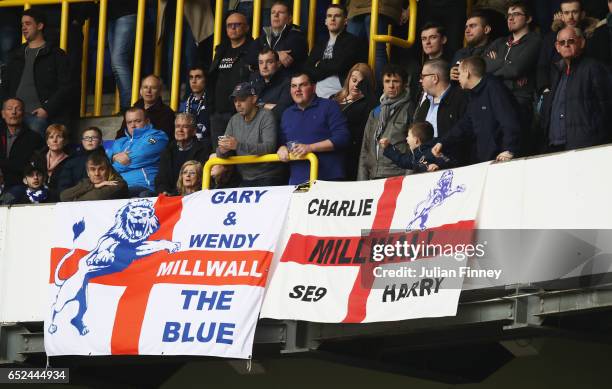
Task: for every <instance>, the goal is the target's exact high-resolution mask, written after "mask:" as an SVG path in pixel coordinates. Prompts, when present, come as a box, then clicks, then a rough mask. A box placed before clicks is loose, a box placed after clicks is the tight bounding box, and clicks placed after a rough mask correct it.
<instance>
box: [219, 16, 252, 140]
mask: <svg viewBox="0 0 612 389" xmlns="http://www.w3.org/2000/svg"><path fill="white" fill-rule="evenodd" d="M225 32H226V34H227V38H228V40H227V41H222V42H221V44H219V46H217V47H216V49H215V58H214V60H213V63H212V64H211V67H210V74H209V77H210V84H211V88H210V89H211V91H212V92H213V93H212V96H211V97H212V101H211V103H212V112H213V114H212V116H211V120H210V126H211V136H212V137H211V139H212V143H213V148H216V147H217V137H219V136H221V135H223V134H224V133H225V128H226V127H227V123H228V122H229V120H230V118H231V117H232V115H233V114H234V113H235V112H236V111H235V109H234V104H232V101H231V100H230V98H229V96H230V95H231V94H232V91H233V90H234V87H235V86H236V85H237V84H239V83H241V82H243V81H247V80H248V79H249V75H250V71H249V66H248V62H247V56H248V52H249V49H250V46H251V43H252V42H253V39H252V38H251V37H250V35H249V34H248V32H249V25H248V24H247V19H246V17H245V16H244V15H243V14H241V13H238V12H234V13H232V14H230V15H229V16H228V17H227V19H226V20H225Z"/></svg>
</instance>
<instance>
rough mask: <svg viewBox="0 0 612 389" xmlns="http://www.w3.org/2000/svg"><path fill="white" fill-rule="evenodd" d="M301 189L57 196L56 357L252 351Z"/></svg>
mask: <svg viewBox="0 0 612 389" xmlns="http://www.w3.org/2000/svg"><path fill="white" fill-rule="evenodd" d="M291 192H292V188H291V187H275V188H256V189H255V188H253V189H250V188H246V189H237V190H217V191H203V192H197V193H195V194H192V195H190V196H187V197H184V198H182V197H163V196H161V197H159V198H157V199H131V200H117V201H104V202H80V203H61V204H57V206H56V209H55V226H56V230H55V232H56V237H55V240H54V244H53V246H52V247H53V248H52V250H51V272H50V278H49V287H48V293H49V308H48V315H47V317H46V320H45V349H46V351H47V354H48V355H109V354H141V355H162V354H163V355H210V356H220V357H229V358H249V357H250V356H251V351H252V346H253V337H254V333H255V326H256V324H257V319H258V314H259V308H260V306H261V302H262V298H263V293H264V291H263V289H264V287H265V284H266V279H267V274H268V269H269V266H270V263H271V260H272V255H273V252H274V249H275V246H276V242H277V241H278V235H279V233H280V230H281V228H282V226H283V223H284V221H285V215H286V212H287V208H288V204H289V199H290V195H291Z"/></svg>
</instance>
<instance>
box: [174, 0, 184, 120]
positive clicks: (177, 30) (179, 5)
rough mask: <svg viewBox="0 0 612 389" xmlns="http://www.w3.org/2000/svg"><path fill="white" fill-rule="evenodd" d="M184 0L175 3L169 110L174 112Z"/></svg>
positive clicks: (177, 90)
mask: <svg viewBox="0 0 612 389" xmlns="http://www.w3.org/2000/svg"><path fill="white" fill-rule="evenodd" d="M184 4H185V3H184V0H177V1H176V21H175V26H174V52H173V54H172V87H171V93H170V108H172V109H173V110H174V111H176V110H178V106H179V89H180V86H181V85H180V84H181V78H180V77H181V43H182V42H183V5H184Z"/></svg>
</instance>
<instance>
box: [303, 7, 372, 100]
mask: <svg viewBox="0 0 612 389" xmlns="http://www.w3.org/2000/svg"><path fill="white" fill-rule="evenodd" d="M346 24H347V11H346V8H344V6H342V5H339V4H331V5H329V7H327V13H326V17H325V26H327V31H328V32H329V35H328V37H327V39H326V40H323V39H319V40H318V41H317V43H315V46H314V47H313V48H312V51H311V52H310V55H309V56H308V60H307V61H306V64H305V65H304V69H305V70H306V71H307V72H309V74H312V77H313V81H315V82H316V83H317V96H319V97H325V98H328V97H330V96H331V95H333V94H335V93H338V92H339V91H340V90H341V89H342V83H343V82H344V79H345V78H346V75H347V73H348V71H349V70H350V69H351V67H352V66H353V65H355V64H356V63H358V62H366V58H365V57H363V53H366V52H367V50H365V48H364V47H363V46H362V42H361V41H360V40H359V38H357V37H356V36H355V35H353V34H351V33H350V32H348V31H346V30H345V28H346Z"/></svg>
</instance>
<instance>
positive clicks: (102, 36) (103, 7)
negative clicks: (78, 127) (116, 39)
mask: <svg viewBox="0 0 612 389" xmlns="http://www.w3.org/2000/svg"><path fill="white" fill-rule="evenodd" d="M107 10H108V0H100V16H99V22H98V52H97V56H96V86H95V91H94V116H100V115H101V114H102V81H103V76H104V43H105V42H106V15H107Z"/></svg>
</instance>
